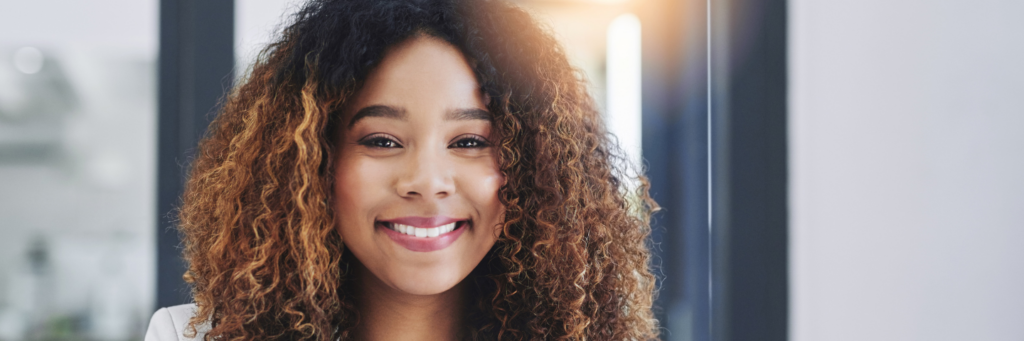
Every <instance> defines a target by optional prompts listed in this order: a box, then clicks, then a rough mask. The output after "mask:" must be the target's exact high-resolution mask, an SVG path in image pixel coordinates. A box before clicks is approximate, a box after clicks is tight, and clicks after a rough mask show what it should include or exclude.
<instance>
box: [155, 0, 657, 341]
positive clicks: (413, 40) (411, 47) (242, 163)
mask: <svg viewBox="0 0 1024 341" xmlns="http://www.w3.org/2000/svg"><path fill="white" fill-rule="evenodd" d="M242 83H243V84H242V85H240V86H239V87H238V88H237V89H235V91H234V92H233V93H232V94H231V96H230V97H229V99H228V101H227V103H226V105H225V107H224V110H223V112H222V113H221V114H220V116H219V117H217V118H216V120H215V121H214V122H213V124H212V125H211V127H210V132H209V134H208V136H207V137H206V138H205V139H204V140H203V142H202V143H201V145H200V149H199V153H198V156H197V158H196V160H195V162H194V164H193V169H192V171H191V177H190V179H189V182H188V184H187V189H186V193H185V196H184V203H183V206H182V208H181V212H180V214H181V221H180V228H181V230H182V232H183V235H184V239H185V246H186V247H185V256H186V259H187V260H188V262H189V270H188V273H187V274H186V275H185V278H186V280H187V281H189V282H190V283H191V284H192V285H193V294H194V297H195V302H196V304H195V305H194V306H193V305H188V306H179V307H173V308H170V309H161V311H158V312H157V314H156V315H154V317H153V321H152V322H151V325H150V332H149V333H147V338H152V339H168V340H174V339H178V338H190V337H195V338H197V339H199V338H204V339H207V340H212V339H221V340H257V339H260V340H262V339H283V340H300V339H309V340H335V339H341V340H421V339H431V340H454V339H482V340H492V339H493V340H524V339H529V340H554V339H558V340H585V339H586V340H629V339H634V340H646V339H653V338H656V337H657V331H656V328H657V322H656V321H655V320H654V318H653V315H652V313H651V302H652V295H653V290H654V278H653V276H652V275H651V273H650V272H649V270H648V263H649V252H648V250H647V248H646V246H645V240H646V236H647V234H648V231H649V227H648V222H647V219H648V217H649V215H650V212H651V210H652V208H653V202H652V201H650V198H649V197H648V196H647V194H646V190H645V188H641V189H639V190H637V191H636V192H635V193H634V192H629V191H624V190H623V188H624V187H623V186H622V184H623V182H622V179H620V178H621V176H622V174H625V173H624V170H621V169H616V166H615V165H619V164H622V162H620V160H621V158H620V157H619V154H618V152H617V149H615V148H614V147H613V144H612V142H611V141H610V139H609V137H608V136H607V133H606V130H605V128H604V127H603V123H602V122H601V120H600V116H599V114H598V113H597V111H596V110H595V108H594V105H593V103H592V99H591V98H590V97H589V95H588V94H587V92H586V84H585V82H584V81H583V80H582V77H580V74H579V73H578V72H577V71H576V70H574V69H573V68H572V67H571V66H570V65H569V63H568V61H567V60H566V57H565V54H564V52H563V51H562V50H561V49H560V47H559V45H558V44H557V43H556V41H555V40H554V39H553V38H552V37H551V36H550V35H549V34H548V33H546V32H545V31H544V30H543V29H541V28H540V27H539V26H538V25H537V24H536V23H535V22H534V21H532V19H531V18H530V16H529V15H528V14H527V13H525V12H524V11H522V10H521V9H518V8H516V7H514V6H511V5H509V4H507V3H504V2H501V1H456V2H452V1H413V0H404V1H401V0H389V1H370V0H362V1H354V0H353V1H342V0H338V1H313V2H311V3H309V4H308V5H306V7H305V8H304V9H302V10H301V11H300V12H299V13H297V14H296V15H295V17H294V22H293V23H292V24H291V25H290V26H288V27H287V28H286V29H285V30H284V32H283V35H282V37H281V39H280V41H278V42H276V43H274V44H272V45H271V46H270V47H269V48H268V49H266V50H265V51H264V53H263V55H262V57H261V58H260V61H259V62H257V64H256V65H255V66H254V67H253V69H252V72H251V74H250V75H249V76H248V78H247V79H246V80H244V81H243V82H242ZM186 320H188V322H187V325H186V322H185V321H186ZM160 335H165V336H162V337H161V336H160Z"/></svg>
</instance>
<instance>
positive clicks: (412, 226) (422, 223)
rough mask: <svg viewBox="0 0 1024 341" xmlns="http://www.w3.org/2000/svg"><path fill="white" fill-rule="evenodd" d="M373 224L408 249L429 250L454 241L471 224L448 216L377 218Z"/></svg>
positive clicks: (442, 247) (442, 246)
mask: <svg viewBox="0 0 1024 341" xmlns="http://www.w3.org/2000/svg"><path fill="white" fill-rule="evenodd" d="M374 225H377V227H378V228H379V231H381V232H384V234H385V235H387V236H388V238H389V239H391V241H393V242H395V243H396V244H398V245H400V246H402V247H404V248H406V249H409V250H410V251H415V252H430V251H437V250H441V249H444V248H446V247H448V246H449V245H451V244H452V243H454V242H455V241H456V240H457V239H459V236H461V235H462V233H463V232H465V231H466V229H467V227H469V226H472V221H471V220H468V219H461V220H460V219H455V218H449V217H403V218H396V219H388V220H378V221H377V222H376V223H375V224H374Z"/></svg>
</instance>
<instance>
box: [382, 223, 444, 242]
mask: <svg viewBox="0 0 1024 341" xmlns="http://www.w3.org/2000/svg"><path fill="white" fill-rule="evenodd" d="M455 224H456V223H450V224H445V225H441V226H438V227H431V228H423V227H414V226H409V225H402V224H395V223H392V224H391V229H392V230H395V231H398V232H400V233H403V234H407V235H410V236H414V237H419V238H429V237H437V236H440V235H442V234H445V233H448V232H452V231H454V230H455Z"/></svg>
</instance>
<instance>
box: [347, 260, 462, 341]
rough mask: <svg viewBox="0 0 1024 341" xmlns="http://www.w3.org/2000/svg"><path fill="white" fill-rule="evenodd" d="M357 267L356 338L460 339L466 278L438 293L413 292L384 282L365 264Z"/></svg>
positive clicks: (368, 340) (371, 339) (369, 340)
mask: <svg viewBox="0 0 1024 341" xmlns="http://www.w3.org/2000/svg"><path fill="white" fill-rule="evenodd" d="M355 263H358V262H355ZM354 265H355V264H354ZM355 268H356V269H357V270H356V271H355V275H356V278H357V280H356V281H357V283H356V288H355V289H356V292H355V294H356V295H355V299H356V305H357V308H358V309H359V315H360V318H359V326H357V327H356V330H355V339H356V340H364V341H374V340H411V341H415V340H455V339H457V336H458V333H459V331H460V327H461V326H462V325H463V324H464V323H463V316H464V314H465V311H464V308H463V307H464V306H465V304H464V303H465V290H464V289H465V284H464V283H465V281H463V283H459V284H458V285H456V286H455V287H454V288H451V289H449V290H448V291H446V292H443V293H440V294H437V295H412V294H408V293H405V292H401V291H399V290H396V289H394V288H391V287H390V286H388V285H386V284H384V283H383V282H381V281H380V280H379V279H378V278H377V276H374V275H373V273H371V272H370V271H369V270H367V269H366V268H364V267H363V266H362V265H361V264H360V265H356V266H355Z"/></svg>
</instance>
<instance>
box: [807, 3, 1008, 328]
mask: <svg viewBox="0 0 1024 341" xmlns="http://www.w3.org/2000/svg"><path fill="white" fill-rule="evenodd" d="M789 6H790V8H789V11H790V12H789V14H790V28H789V29H790V33H789V38H790V41H789V43H790V46H789V53H790V57H789V58H790V63H789V68H790V69H789V70H790V71H789V72H790V96H791V97H790V108H791V109H790V123H789V124H790V147H789V148H790V155H791V159H790V172H791V173H790V183H791V186H792V187H791V203H790V204H791V205H790V216H791V221H792V224H791V246H790V250H791V255H790V264H791V267H790V268H791V314H792V315H791V319H790V321H791V322H790V323H791V329H790V330H791V339H792V340H796V341H831V340H876V341H879V340H929V341H933V340H1018V341H1019V340H1024V19H1022V14H1024V1H1000V0H974V1H948V0H941V1H936V0H860V1H838V0H792V1H790V2H789Z"/></svg>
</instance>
